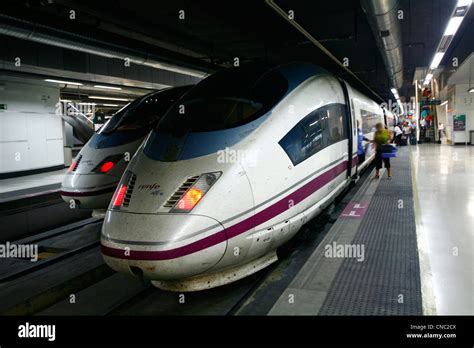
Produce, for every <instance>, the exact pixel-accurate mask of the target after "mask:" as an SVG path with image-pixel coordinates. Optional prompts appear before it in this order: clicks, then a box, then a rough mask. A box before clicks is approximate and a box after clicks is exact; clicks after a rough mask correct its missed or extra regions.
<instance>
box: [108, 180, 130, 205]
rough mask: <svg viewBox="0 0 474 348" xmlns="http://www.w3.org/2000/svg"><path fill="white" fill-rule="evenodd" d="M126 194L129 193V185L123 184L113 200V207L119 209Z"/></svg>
mask: <svg viewBox="0 0 474 348" xmlns="http://www.w3.org/2000/svg"><path fill="white" fill-rule="evenodd" d="M125 193H127V185H125V184H123V185H122V186H120V188H119V189H118V190H117V191H116V192H115V195H114V198H113V199H112V207H114V208H117V207H120V206H121V205H122V202H123V199H124V198H125Z"/></svg>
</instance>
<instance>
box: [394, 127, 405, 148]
mask: <svg viewBox="0 0 474 348" xmlns="http://www.w3.org/2000/svg"><path fill="white" fill-rule="evenodd" d="M393 132H394V133H395V144H396V145H397V146H399V145H400V139H401V138H402V134H403V132H402V130H401V129H400V126H399V125H398V124H397V125H396V126H395V128H394V129H393Z"/></svg>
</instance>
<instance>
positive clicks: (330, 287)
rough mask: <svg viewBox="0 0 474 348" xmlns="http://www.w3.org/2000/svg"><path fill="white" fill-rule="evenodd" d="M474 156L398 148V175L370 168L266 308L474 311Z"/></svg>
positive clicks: (278, 311)
mask: <svg viewBox="0 0 474 348" xmlns="http://www.w3.org/2000/svg"><path fill="white" fill-rule="evenodd" d="M472 158H473V156H472V148H469V147H462V148H458V147H452V146H440V145H434V144H433V145H420V146H409V147H402V148H400V150H399V152H398V157H397V158H395V159H392V160H391V164H392V168H393V177H392V178H390V179H389V178H388V177H387V174H386V172H385V171H381V178H380V179H375V178H374V173H371V174H370V177H371V179H369V180H367V181H366V182H365V183H364V184H363V185H362V186H361V187H360V188H359V190H358V191H357V193H356V194H355V196H354V197H353V198H352V200H351V202H349V204H347V206H346V207H345V209H344V211H343V212H342V213H341V215H340V216H339V217H338V219H337V221H336V223H335V224H334V225H333V226H332V228H331V230H330V231H329V232H328V233H327V235H326V236H325V237H324V239H323V240H322V241H321V243H320V244H319V246H318V247H317V248H316V249H315V250H314V252H313V253H312V255H311V256H310V257H309V259H308V260H307V261H306V263H305V264H304V266H303V267H302V268H301V269H300V271H299V272H298V273H297V274H296V276H295V277H294V278H293V280H292V281H291V283H290V284H289V285H288V286H287V288H286V289H285V291H284V292H283V293H282V294H281V296H280V297H279V299H278V300H277V301H276V303H275V304H274V305H273V307H272V308H271V310H270V311H269V313H268V314H269V315H434V314H456V315H459V314H472V313H474V307H473V296H474V295H473V294H474V291H473V283H472V274H473V265H474V262H473V260H474V258H473V254H472V246H473V245H474V244H473V236H472V231H473V229H472V228H473V226H474V224H473V215H474V214H473V211H472V210H473V209H472V207H473V205H474V204H473V202H474V192H473V187H472V183H473V182H474V181H473V179H474V177H473V174H472V173H473V170H474V166H473V160H472ZM452 175H454V178H452V179H454V180H449V176H452ZM469 183H471V185H470V186H469ZM466 206H467V209H466ZM456 216H457V217H458V219H457V222H453V220H454V219H456ZM450 226H451V227H450ZM453 227H454V228H455V231H454V230H453ZM453 250H454V252H457V255H456V256H453Z"/></svg>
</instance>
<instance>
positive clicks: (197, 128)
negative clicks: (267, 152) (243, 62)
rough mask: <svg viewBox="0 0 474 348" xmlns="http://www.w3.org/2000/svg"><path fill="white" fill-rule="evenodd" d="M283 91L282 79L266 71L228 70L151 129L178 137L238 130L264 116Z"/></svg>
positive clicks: (202, 85)
mask: <svg viewBox="0 0 474 348" xmlns="http://www.w3.org/2000/svg"><path fill="white" fill-rule="evenodd" d="M287 89H288V83H287V81H286V79H285V78H284V77H283V76H282V75H281V74H279V73H277V72H274V71H269V70H268V69H266V68H263V67H259V66H251V67H249V68H239V69H228V70H225V71H223V72H220V73H216V74H214V75H211V76H210V77H208V78H206V79H205V80H203V81H202V82H200V83H199V84H198V85H197V86H196V87H195V88H193V89H192V90H191V91H190V92H189V93H187V94H186V96H184V98H183V99H182V100H181V101H180V103H177V104H176V105H174V106H173V107H172V108H171V109H170V110H169V111H168V112H167V113H166V115H165V117H164V118H163V120H162V121H161V122H160V123H159V124H158V126H157V127H156V129H155V130H156V131H157V132H162V133H167V134H173V135H176V136H181V135H184V134H186V133H189V132H209V131H217V130H223V129H229V128H234V127H238V126H241V125H244V124H246V123H249V122H251V121H253V120H255V119H257V118H258V117H260V116H262V115H263V114H265V113H266V112H267V111H268V110H270V109H271V108H272V107H273V106H274V105H276V104H277V103H278V101H280V100H281V98H282V97H283V96H284V95H285V93H286V91H287ZM177 119H179V120H180V122H176V120H177Z"/></svg>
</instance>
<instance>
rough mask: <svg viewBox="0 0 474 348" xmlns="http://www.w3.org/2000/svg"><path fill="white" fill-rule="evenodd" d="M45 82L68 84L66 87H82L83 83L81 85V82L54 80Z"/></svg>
mask: <svg viewBox="0 0 474 348" xmlns="http://www.w3.org/2000/svg"><path fill="white" fill-rule="evenodd" d="M45 81H46V82H54V83H64V84H66V85H74V86H82V83H79V82H71V81H62V80H53V79H46V80H45Z"/></svg>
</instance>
